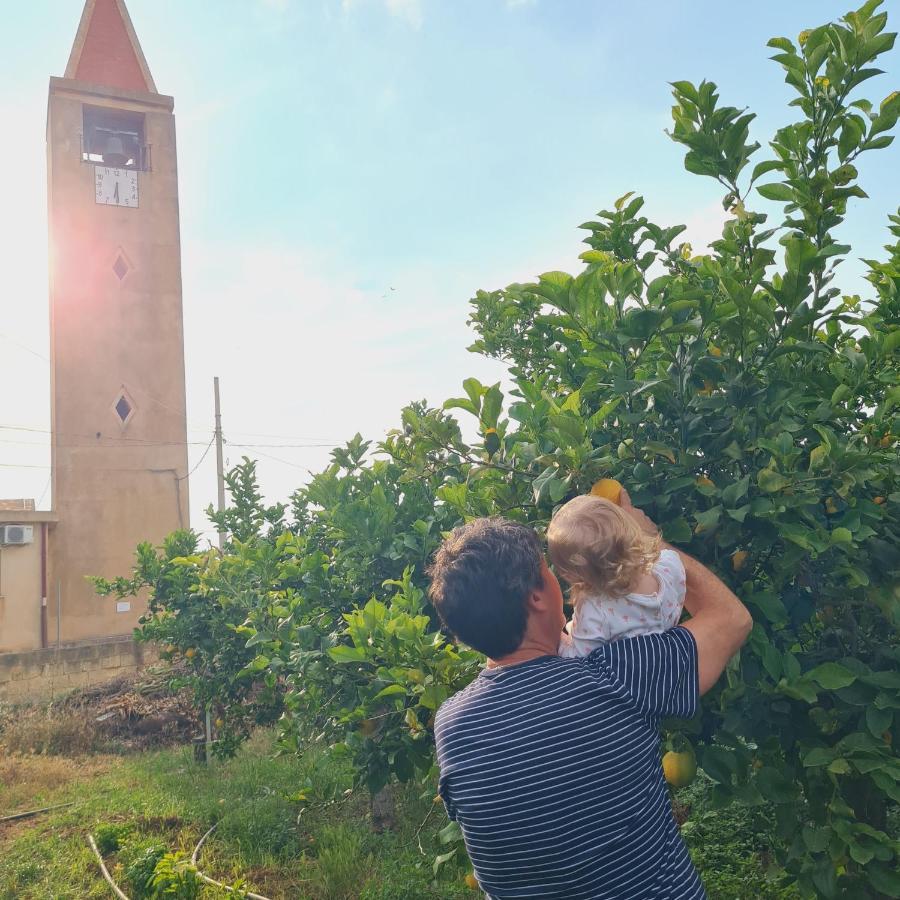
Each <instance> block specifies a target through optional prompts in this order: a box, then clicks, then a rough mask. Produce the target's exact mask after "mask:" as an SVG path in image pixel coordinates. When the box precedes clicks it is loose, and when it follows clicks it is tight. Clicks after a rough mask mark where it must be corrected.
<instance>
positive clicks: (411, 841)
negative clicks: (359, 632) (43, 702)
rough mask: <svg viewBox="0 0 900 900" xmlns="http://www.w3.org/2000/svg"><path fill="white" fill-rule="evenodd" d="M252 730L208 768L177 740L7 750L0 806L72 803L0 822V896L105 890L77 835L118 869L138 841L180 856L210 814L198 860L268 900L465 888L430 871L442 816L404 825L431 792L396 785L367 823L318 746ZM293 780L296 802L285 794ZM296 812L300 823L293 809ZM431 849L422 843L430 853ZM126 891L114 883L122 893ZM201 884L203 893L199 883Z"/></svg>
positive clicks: (406, 897)
mask: <svg viewBox="0 0 900 900" xmlns="http://www.w3.org/2000/svg"><path fill="white" fill-rule="evenodd" d="M271 751H272V734H271V733H270V732H266V731H261V732H259V733H257V735H256V736H255V737H254V738H253V739H252V740H251V741H250V742H249V743H248V744H247V745H246V746H245V747H243V748H242V749H241V751H240V753H239V754H238V756H237V757H236V758H234V759H232V760H228V761H226V762H223V763H218V762H217V763H212V764H210V765H209V766H208V767H204V766H201V765H198V764H196V763H195V762H194V761H193V758H192V752H191V750H190V749H187V748H185V749H181V748H179V749H174V750H162V751H156V752H152V753H144V754H142V755H139V756H131V757H127V756H126V757H122V756H91V757H84V758H83V759H81V760H77V761H75V760H68V759H63V758H60V757H51V756H27V757H22V756H20V757H15V756H12V757H8V758H6V759H5V760H4V761H3V762H2V763H0V815H7V814H9V813H12V812H18V811H20V810H24V809H33V808H36V807H39V806H49V805H52V804H56V803H66V802H69V801H74V805H73V806H71V807H67V808H65V809H60V810H56V811H53V812H50V813H47V814H45V815H43V816H39V817H36V818H33V819H28V820H24V821H20V822H17V823H11V824H7V825H6V826H0V898H4V900H5V898H7V897H9V898H13V897H15V898H16V900H26V898H34V900H37V898H41V900H45V898H52V900H85V898H107V897H111V896H112V894H111V892H110V890H109V888H108V886H107V885H106V883H105V882H104V881H103V880H102V878H101V877H100V874H99V872H98V871H97V866H96V862H95V860H94V857H93V856H92V854H91V851H90V849H89V848H88V846H87V843H86V834H87V833H88V832H92V833H94V834H95V835H96V834H97V833H98V832H100V833H101V835H102V837H103V839H104V841H105V842H107V846H108V847H112V846H115V845H116V844H118V846H119V847H120V849H119V850H118V851H113V852H111V853H110V855H109V856H108V857H107V861H108V865H110V868H111V870H112V872H113V874H114V877H116V879H117V880H121V882H122V885H123V886H124V885H125V873H126V870H127V869H128V868H129V866H132V865H134V864H135V863H136V862H137V861H138V860H139V859H140V858H141V857H142V856H143V855H145V854H146V852H147V851H148V850H152V849H153V848H161V849H164V850H166V851H167V852H171V851H180V852H182V853H186V854H188V855H190V853H191V852H193V849H194V846H195V845H196V843H197V841H198V840H199V839H200V837H201V836H202V834H203V833H204V832H205V831H206V830H207V828H208V827H209V826H210V825H211V824H212V823H213V822H219V823H220V824H219V825H218V827H217V829H216V831H215V832H214V833H213V835H212V836H211V837H210V838H209V840H208V842H207V844H206V845H204V848H203V852H202V856H201V865H200V868H201V869H202V870H203V871H204V872H205V873H206V874H208V875H210V876H211V877H213V878H216V879H218V880H220V881H224V882H226V883H231V882H233V881H235V880H237V879H239V878H243V879H245V881H246V882H247V885H248V886H249V887H250V888H251V889H252V890H254V891H256V892H258V893H260V894H263V895H265V896H268V897H271V898H273V900H281V898H284V900H287V898H290V900H344V898H348V900H349V898H359V900H424V898H453V897H471V896H472V892H471V891H468V890H467V889H466V888H465V887H464V885H462V881H461V880H462V876H463V874H464V873H463V872H462V871H459V870H457V871H456V872H450V873H448V876H447V879H448V880H445V881H442V882H441V883H440V884H435V883H434V878H433V875H432V870H431V855H433V853H437V852H439V848H438V845H437V841H436V833H437V831H438V829H439V828H440V827H441V825H442V824H444V823H443V822H442V821H441V820H442V819H443V816H438V815H432V816H431V817H430V822H429V827H428V828H426V829H423V832H422V838H423V846H424V847H425V849H426V851H428V852H429V854H431V855H429V856H428V857H423V856H422V855H421V854H420V853H419V850H418V848H417V844H416V839H415V832H416V829H417V828H418V826H419V824H420V823H421V822H422V820H423V819H424V818H425V817H426V815H427V814H428V812H429V808H430V807H431V806H432V803H431V797H430V796H429V797H426V798H421V797H419V796H417V795H416V793H415V792H413V791H406V790H400V791H399V792H398V810H399V812H400V816H399V819H400V826H399V827H398V830H397V831H395V832H390V833H387V832H386V833H383V834H375V833H374V832H373V831H372V829H371V827H370V826H369V824H368V822H367V821H366V819H367V812H368V802H367V799H366V798H365V797H363V796H362V795H360V794H357V793H354V792H350V793H346V794H345V792H347V791H349V788H350V773H349V771H348V770H343V769H341V768H340V767H339V766H337V765H336V764H334V763H325V762H324V761H323V759H322V757H321V756H320V755H319V754H317V753H312V752H311V753H309V754H308V755H306V756H305V757H303V758H300V759H288V758H278V759H275V758H272V756H271ZM298 791H302V792H303V793H304V794H305V795H306V797H307V798H308V802H306V803H299V802H297V800H296V797H297V794H298ZM298 817H299V821H298ZM432 851H433V853H432ZM126 893H127V891H126ZM209 896H213V895H212V894H209Z"/></svg>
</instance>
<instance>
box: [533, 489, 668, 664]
mask: <svg viewBox="0 0 900 900" xmlns="http://www.w3.org/2000/svg"><path fill="white" fill-rule="evenodd" d="M547 542H548V544H549V546H550V558H551V560H552V561H553V565H554V566H555V568H556V571H557V572H558V573H559V574H560V575H562V576H563V578H565V580H566V581H568V582H569V584H570V585H571V586H572V595H571V599H572V602H573V604H574V607H575V612H574V614H573V616H572V621H571V622H569V623H568V624H567V625H566V630H565V632H564V633H563V636H562V640H561V642H560V647H559V655H560V656H565V657H577V656H587V654H589V653H590V652H591V651H592V650H595V649H596V648H597V647H599V646H600V645H601V644H604V643H606V642H608V641H615V640H618V639H619V638H627V637H636V636H637V635H639V634H654V633H658V632H662V631H667V630H668V629H669V628H672V627H673V626H675V625H677V624H678V620H679V619H680V618H681V609H682V606H683V605H684V591H685V574H684V566H683V565H682V562H681V558H680V557H679V556H678V554H677V553H676V552H675V551H674V550H669V549H662V550H661V549H660V544H661V541H660V537H659V535H658V534H648V533H647V532H645V531H643V530H642V529H641V528H640V527H639V526H638V524H637V522H635V521H634V519H632V518H631V517H630V516H629V515H627V513H625V512H624V511H623V510H622V509H620V508H619V507H618V506H617V505H616V504H615V503H611V502H610V501H609V500H602V499H601V498H599V497H592V496H585V497H576V498H575V499H574V500H570V501H569V502H568V503H566V504H565V506H563V507H562V508H561V509H560V510H559V511H558V512H557V513H556V515H555V516H554V517H553V519H552V521H551V522H550V528H549V529H548V531H547Z"/></svg>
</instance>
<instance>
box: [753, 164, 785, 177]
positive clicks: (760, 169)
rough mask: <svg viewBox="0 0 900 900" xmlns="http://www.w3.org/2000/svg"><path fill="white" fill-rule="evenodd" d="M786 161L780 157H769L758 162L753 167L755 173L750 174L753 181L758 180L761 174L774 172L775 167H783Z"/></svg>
mask: <svg viewBox="0 0 900 900" xmlns="http://www.w3.org/2000/svg"><path fill="white" fill-rule="evenodd" d="M783 168H784V163H783V162H782V161H781V160H780V159H767V160H765V161H764V162H761V163H757V164H756V165H755V166H754V167H753V174H752V175H751V176H750V177H751V180H752V181H756V179H757V178H759V176H760V175H765V174H766V172H772V171H774V170H775V169H783Z"/></svg>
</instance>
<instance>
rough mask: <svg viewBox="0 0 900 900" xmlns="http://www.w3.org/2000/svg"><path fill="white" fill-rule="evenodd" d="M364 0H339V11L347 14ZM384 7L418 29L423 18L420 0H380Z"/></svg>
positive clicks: (395, 16)
mask: <svg viewBox="0 0 900 900" xmlns="http://www.w3.org/2000/svg"><path fill="white" fill-rule="evenodd" d="M364 2H366V0H341V11H342V12H343V13H344V15H345V16H349V15H350V14H351V13H352V12H353V10H354V9H356V8H357V7H359V6H361V5H362V4H363V3H364ZM381 2H383V3H384V8H385V9H386V10H387V12H388V13H389V14H390V15H391V16H393V18H395V19H400V20H402V21H404V22H406V24H407V25H409V26H410V27H411V28H414V29H416V30H417V31H418V29H420V28H421V27H422V23H423V22H424V20H425V17H424V14H423V11H422V0H381Z"/></svg>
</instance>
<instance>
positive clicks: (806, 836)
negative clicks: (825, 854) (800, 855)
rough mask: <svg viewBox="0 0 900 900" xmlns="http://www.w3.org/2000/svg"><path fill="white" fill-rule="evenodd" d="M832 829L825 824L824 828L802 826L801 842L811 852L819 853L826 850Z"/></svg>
mask: <svg viewBox="0 0 900 900" xmlns="http://www.w3.org/2000/svg"><path fill="white" fill-rule="evenodd" d="M831 835H832V831H831V829H830V828H829V827H828V826H827V825H826V826H825V827H824V828H811V827H810V826H809V825H804V826H803V843H804V844H806V846H807V848H808V849H809V850H811V851H812V852H813V853H821V852H822V851H823V850H826V849H827V847H828V844H829V842H830V841H831Z"/></svg>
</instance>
